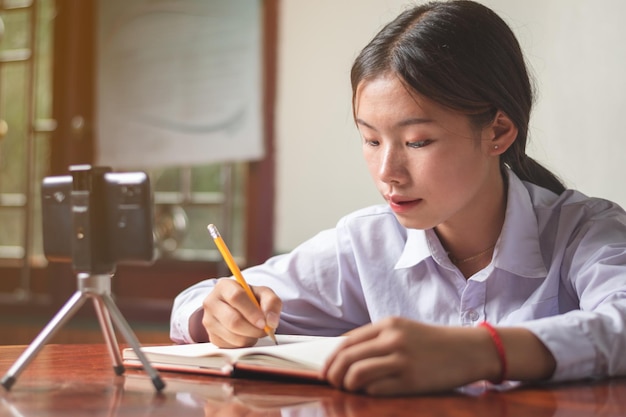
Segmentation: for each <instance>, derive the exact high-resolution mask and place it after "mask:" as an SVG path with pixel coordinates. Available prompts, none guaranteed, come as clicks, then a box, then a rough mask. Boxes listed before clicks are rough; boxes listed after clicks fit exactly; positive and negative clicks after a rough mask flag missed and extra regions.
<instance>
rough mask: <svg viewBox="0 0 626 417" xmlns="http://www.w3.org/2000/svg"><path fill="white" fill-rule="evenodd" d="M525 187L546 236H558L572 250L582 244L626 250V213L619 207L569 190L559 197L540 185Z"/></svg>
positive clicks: (610, 202) (605, 200) (601, 199)
mask: <svg viewBox="0 0 626 417" xmlns="http://www.w3.org/2000/svg"><path fill="white" fill-rule="evenodd" d="M524 185H525V186H526V187H527V189H528V192H529V196H530V199H531V202H532V206H533V209H534V213H535V216H536V219H537V223H538V226H539V229H540V231H542V232H543V233H542V234H545V233H547V235H551V234H554V233H556V236H558V237H557V240H560V241H562V242H565V241H567V242H569V243H568V245H570V246H577V245H579V244H580V243H581V242H582V241H585V242H594V245H601V246H604V245H608V244H613V243H617V244H619V245H620V246H623V243H624V236H625V235H626V212H625V211H624V209H623V208H622V207H621V206H620V205H619V204H617V203H615V202H612V201H610V200H607V199H603V198H597V197H588V196H587V195H585V194H583V193H581V192H580V191H577V190H572V189H568V190H565V191H564V192H562V193H561V194H559V195H557V194H554V193H552V192H551V191H548V190H546V189H544V188H541V187H538V186H536V185H532V184H527V183H524Z"/></svg>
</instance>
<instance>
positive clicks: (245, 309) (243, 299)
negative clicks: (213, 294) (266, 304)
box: [216, 279, 266, 329]
mask: <svg viewBox="0 0 626 417" xmlns="http://www.w3.org/2000/svg"><path fill="white" fill-rule="evenodd" d="M216 288H217V286H216ZM220 296H221V299H222V300H223V301H224V302H225V303H226V304H228V305H230V306H231V307H232V308H233V309H235V310H237V312H239V315H240V316H241V317H243V318H244V319H245V321H247V322H248V323H250V324H251V325H252V326H254V327H256V328H257V329H263V328H264V327H265V324H266V323H265V315H264V314H263V311H261V309H260V308H259V307H258V306H257V303H256V302H255V301H254V300H251V299H250V297H249V296H248V294H247V293H246V291H245V290H244V289H243V287H242V286H241V285H239V283H237V282H236V281H234V280H230V279H228V280H224V284H223V285H222V286H221V288H220ZM233 319H236V324H243V323H240V321H239V317H233ZM224 324H225V325H227V323H224Z"/></svg>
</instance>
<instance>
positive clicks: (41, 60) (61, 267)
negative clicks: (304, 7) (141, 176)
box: [0, 0, 277, 343]
mask: <svg viewBox="0 0 626 417" xmlns="http://www.w3.org/2000/svg"><path fill="white" fill-rule="evenodd" d="M262 4H263V7H262V9H263V34H264V39H263V69H264V71H263V83H262V84H263V93H262V96H263V121H264V123H263V124H264V127H263V129H264V132H263V136H264V141H265V144H266V154H267V155H266V157H265V158H264V159H263V160H261V161H258V162H251V163H237V164H213V165H206V166H194V167H185V166H180V167H175V168H167V169H150V170H148V173H149V174H150V177H151V182H152V185H153V189H154V198H155V211H156V213H157V217H156V222H155V234H156V235H158V237H159V241H158V247H159V252H160V257H159V259H158V260H157V261H156V262H155V263H154V265H152V266H150V267H144V266H136V265H118V268H117V271H116V275H115V277H114V278H113V281H112V285H113V288H112V291H113V293H114V296H115V298H116V302H117V303H118V305H119V307H120V309H121V310H122V312H123V314H124V315H125V316H126V318H127V319H128V320H129V321H130V322H131V324H132V322H151V323H154V322H157V323H159V324H167V319H168V317H169V311H170V308H171V302H172V299H173V297H174V296H175V295H176V294H177V293H178V292H179V291H180V290H182V289H184V288H186V287H187V286H189V285H191V284H192V283H194V282H197V281H198V280H201V279H204V278H206V277H209V276H216V275H220V274H222V273H224V274H225V273H226V271H227V269H226V267H225V266H224V265H223V261H222V260H221V259H220V258H219V257H218V254H217V252H216V251H215V250H214V249H213V248H212V241H211V239H210V238H209V236H208V233H207V232H206V222H207V218H211V219H216V218H218V219H220V220H219V224H220V231H221V232H222V234H224V235H225V236H229V240H228V244H229V246H230V247H231V250H232V251H233V254H234V255H235V256H237V257H238V259H239V260H240V261H241V263H242V266H246V265H249V264H255V263H259V262H262V261H264V260H265V259H266V258H267V257H269V256H270V255H271V254H272V248H273V240H272V230H273V198H274V195H273V192H274V186H273V176H274V166H273V165H274V163H273V148H272V139H273V121H272V114H273V111H272V109H273V101H274V92H273V90H274V85H275V82H274V77H275V72H276V71H275V63H274V61H275V53H276V47H275V43H276V20H277V15H276V10H277V0H264V1H263V2H262ZM97 10H98V7H97V1H96V0H22V1H19V0H4V1H3V2H0V18H1V19H2V25H1V27H2V30H1V31H0V137H1V138H0V224H1V225H2V227H0V277H1V278H0V316H2V315H4V316H5V317H8V316H11V317H12V318H14V321H15V318H16V317H26V316H29V317H36V322H37V323H38V324H41V323H44V324H45V323H46V322H47V321H48V320H49V319H50V318H51V317H52V314H54V313H55V312H56V311H58V309H59V308H60V307H61V306H62V305H63V304H64V303H65V302H66V301H67V299H68V297H70V296H71V294H72V293H73V292H74V291H75V290H76V279H75V277H74V275H73V274H72V271H71V268H70V266H69V265H66V264H56V263H47V262H46V261H45V258H44V257H43V253H42V252H43V251H42V236H41V227H40V223H41V221H40V219H41V212H40V211H41V208H40V207H41V206H40V196H39V184H40V183H41V180H42V178H43V177H45V176H47V175H63V174H66V173H67V170H68V167H69V166H70V165H74V164H85V163H93V161H94V153H95V152H94V149H95V144H94V130H95V125H96V123H97V120H95V117H94V114H95V111H94V103H95V102H96V95H97V89H96V88H95V81H94V80H95V75H94V74H95V69H94V68H96V65H95V60H96V53H95V52H94V48H95V45H96V33H94V28H95V26H96V25H95V24H94V22H96V21H97ZM207 213H212V214H210V215H208V216H207ZM211 221H213V222H215V223H218V221H217V220H211ZM1 313H10V314H1ZM92 316H93V312H92V311H87V317H92ZM0 321H1V320H0ZM0 327H1V323H0ZM0 330H2V329H0ZM5 338H6V335H5V336H3V337H2V338H1V339H2V340H0V343H7V341H6V340H4V339H5ZM29 341H30V340H18V341H15V340H12V341H11V342H12V343H28V342H29Z"/></svg>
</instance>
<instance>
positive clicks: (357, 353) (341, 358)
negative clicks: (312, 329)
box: [323, 331, 388, 388]
mask: <svg viewBox="0 0 626 417" xmlns="http://www.w3.org/2000/svg"><path fill="white" fill-rule="evenodd" d="M373 335H374V333H372V332H370V331H366V332H363V333H361V334H359V335H358V336H359V340H362V339H361V337H364V336H373ZM351 339H352V336H350V337H349V338H348V339H347V340H346V342H345V343H344V344H342V345H340V346H339V349H338V350H336V351H335V352H334V353H333V354H332V355H331V357H330V358H329V360H328V362H327V363H326V366H325V368H324V370H323V375H324V377H325V378H326V379H327V380H328V382H330V384H331V385H333V386H335V387H338V388H345V383H346V376H347V374H348V371H349V369H350V368H351V367H352V366H354V364H356V363H357V362H359V361H362V360H364V359H368V358H372V357H378V356H384V355H386V354H388V350H387V349H386V348H385V346H384V344H381V343H380V341H379V340H378V338H377V337H375V336H374V337H371V338H369V339H366V340H362V341H360V342H358V343H355V342H354V340H351Z"/></svg>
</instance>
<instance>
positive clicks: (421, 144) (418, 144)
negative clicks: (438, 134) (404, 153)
mask: <svg viewBox="0 0 626 417" xmlns="http://www.w3.org/2000/svg"><path fill="white" fill-rule="evenodd" d="M431 143H433V141H432V140H431V139H424V140H418V141H415V142H407V143H406V146H408V147H409V148H423V147H424V146H427V145H430V144H431Z"/></svg>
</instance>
